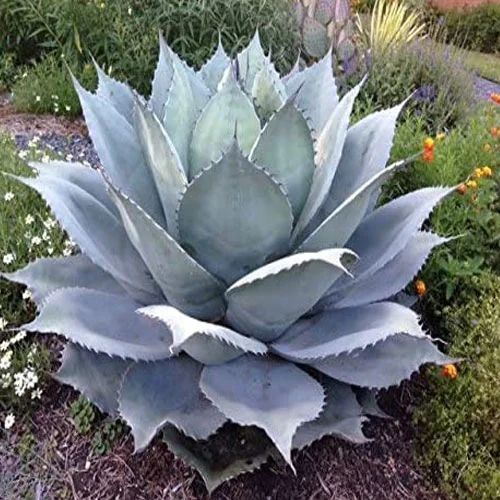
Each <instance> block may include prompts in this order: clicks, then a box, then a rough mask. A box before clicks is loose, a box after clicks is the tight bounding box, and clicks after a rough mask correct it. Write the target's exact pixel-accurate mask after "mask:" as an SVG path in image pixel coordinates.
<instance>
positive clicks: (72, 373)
mask: <svg viewBox="0 0 500 500" xmlns="http://www.w3.org/2000/svg"><path fill="white" fill-rule="evenodd" d="M131 363H132V361H129V360H124V359H121V358H115V357H111V356H108V355H107V354H100V353H97V352H93V351H89V350H88V349H85V348H83V347H80V346H79V345H77V344H72V343H71V342H68V343H67V344H66V346H65V348H64V351H63V354H62V360H61V367H60V368H59V371H58V372H57V373H56V375H55V378H56V379H57V380H58V381H59V382H61V383H63V384H68V385H70V386H71V387H73V388H74V389H76V390H78V391H80V392H81V393H83V394H85V396H86V397H87V398H89V399H90V400H91V401H92V402H93V403H94V404H95V405H96V406H97V407H98V408H99V409H100V410H101V411H102V412H104V413H108V414H110V415H112V416H117V413H118V391H119V389H120V387H121V384H122V380H123V376H124V375H125V371H126V370H127V368H128V367H129V366H130V364H131Z"/></svg>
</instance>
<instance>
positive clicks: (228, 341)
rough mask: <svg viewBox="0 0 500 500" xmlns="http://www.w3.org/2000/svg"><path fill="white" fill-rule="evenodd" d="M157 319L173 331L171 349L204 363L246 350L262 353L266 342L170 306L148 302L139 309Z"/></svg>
mask: <svg viewBox="0 0 500 500" xmlns="http://www.w3.org/2000/svg"><path fill="white" fill-rule="evenodd" d="M138 312H139V313H141V314H144V315H145V316H148V317H149V318H153V319H156V320H158V321H160V322H162V323H163V324H165V325H166V326H167V328H168V329H169V330H170V331H171V332H172V337H173V343H172V346H171V351H172V353H173V354H178V353H180V352H181V351H184V352H186V353H187V354H189V355H190V356H191V357H192V358H193V359H195V360H196V361H199V362H200V363H203V364H205V365H214V364H215V365H217V364H221V363H226V362H227V361H231V360H233V359H235V358H237V357H239V356H241V355H242V354H244V353H245V352H250V353H252V354H265V353H266V352H267V346H266V344H263V343H262V342H259V341H258V340H256V339H253V338H250V337H246V336H245V335H241V334H239V333H237V332H235V331H234V330H231V329H230V328H227V327H225V326H221V325H215V324H213V323H206V322H204V321H199V320H197V319H194V318H190V317H189V316H186V315H185V314H183V313H182V312H180V311H178V310H177V309H175V308H174V307H171V306H149V307H144V308H142V309H139V311H138Z"/></svg>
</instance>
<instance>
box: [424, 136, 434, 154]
mask: <svg viewBox="0 0 500 500" xmlns="http://www.w3.org/2000/svg"><path fill="white" fill-rule="evenodd" d="M435 146H436V143H435V141H434V139H433V138H432V137H427V139H425V141H424V149H425V150H426V151H434V148H435Z"/></svg>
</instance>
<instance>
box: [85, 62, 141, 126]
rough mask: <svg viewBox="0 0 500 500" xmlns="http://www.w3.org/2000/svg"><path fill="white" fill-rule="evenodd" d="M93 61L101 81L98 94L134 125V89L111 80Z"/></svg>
mask: <svg viewBox="0 0 500 500" xmlns="http://www.w3.org/2000/svg"><path fill="white" fill-rule="evenodd" d="M92 60H93V62H94V66H95V68H96V71H97V77H98V81H99V83H98V86H97V90H96V94H97V95H98V96H99V97H102V98H103V99H105V100H106V101H108V102H110V103H111V104H112V105H113V107H114V108H115V109H116V110H117V111H118V112H119V113H120V114H121V115H123V116H124V117H125V118H126V119H127V121H128V122H129V123H132V122H133V114H134V101H135V97H134V93H133V91H132V89H131V88H130V87H129V86H128V85H127V84H126V83H123V82H119V81H117V80H115V79H114V78H111V77H110V76H109V75H107V74H106V73H105V72H104V71H103V70H102V68H101V67H100V66H99V65H98V64H97V62H96V61H95V60H94V59H92Z"/></svg>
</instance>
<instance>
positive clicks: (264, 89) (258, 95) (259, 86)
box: [252, 59, 287, 120]
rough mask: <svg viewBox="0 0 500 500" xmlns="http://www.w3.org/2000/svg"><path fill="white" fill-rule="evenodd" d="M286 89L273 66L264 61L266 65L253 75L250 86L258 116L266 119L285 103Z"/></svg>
mask: <svg viewBox="0 0 500 500" xmlns="http://www.w3.org/2000/svg"><path fill="white" fill-rule="evenodd" d="M286 96H287V94H286V89H285V86H284V85H283V83H282V82H281V80H280V77H279V74H278V72H277V71H276V69H275V68H274V66H273V64H272V63H271V62H270V61H269V60H268V59H266V64H265V65H264V67H263V68H262V69H261V70H259V72H258V73H257V74H256V75H255V79H254V82H253V86H252V98H253V100H254V102H255V105H256V106H257V108H258V110H259V116H260V117H262V118H263V119H266V120H267V119H268V118H269V117H270V116H271V115H272V114H273V113H274V112H275V111H277V110H278V109H279V108H281V106H282V105H283V104H284V103H285V101H286Z"/></svg>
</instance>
